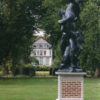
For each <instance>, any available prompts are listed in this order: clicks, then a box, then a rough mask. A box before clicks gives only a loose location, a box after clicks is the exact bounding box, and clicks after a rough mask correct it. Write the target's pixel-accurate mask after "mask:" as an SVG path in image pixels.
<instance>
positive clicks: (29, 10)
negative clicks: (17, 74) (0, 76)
mask: <svg viewBox="0 0 100 100" xmlns="http://www.w3.org/2000/svg"><path fill="white" fill-rule="evenodd" d="M0 6H1V8H0V47H2V48H0V63H2V64H3V65H5V64H6V62H7V60H8V58H9V57H10V58H11V59H12V71H14V69H15V66H16V65H17V64H18V63H19V61H20V59H22V58H23V57H24V56H25V55H26V54H27V55H29V53H30V50H31V48H30V45H31V44H32V40H33V39H32V38H33V32H34V30H35V29H36V27H37V25H36V23H37V20H38V19H39V16H40V15H39V14H40V7H41V0H1V1H0Z"/></svg>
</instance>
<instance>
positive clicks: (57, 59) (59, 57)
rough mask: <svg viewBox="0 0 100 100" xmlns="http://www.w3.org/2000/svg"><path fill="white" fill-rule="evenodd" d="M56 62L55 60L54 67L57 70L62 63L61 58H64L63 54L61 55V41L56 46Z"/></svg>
mask: <svg viewBox="0 0 100 100" xmlns="http://www.w3.org/2000/svg"><path fill="white" fill-rule="evenodd" d="M54 55H55V57H54V60H53V67H55V68H59V67H60V62H61V58H62V54H61V49H60V41H58V43H57V45H56V49H55V51H54Z"/></svg>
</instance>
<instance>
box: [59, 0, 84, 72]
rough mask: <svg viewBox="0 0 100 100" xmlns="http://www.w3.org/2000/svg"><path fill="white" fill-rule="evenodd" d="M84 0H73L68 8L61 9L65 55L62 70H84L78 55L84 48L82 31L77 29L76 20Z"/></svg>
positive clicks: (63, 50)
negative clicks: (80, 65) (81, 67)
mask: <svg viewBox="0 0 100 100" xmlns="http://www.w3.org/2000/svg"><path fill="white" fill-rule="evenodd" d="M83 1H84V0H71V2H70V3H69V4H68V5H67V8H66V10H63V9H61V10H60V11H59V15H60V16H61V17H62V19H61V20H58V23H59V24H60V26H61V31H62V40H61V52H62V55H63V58H62V61H61V65H60V69H59V70H58V71H61V72H63V71H64V72H82V69H80V68H79V61H78V56H79V54H80V52H81V50H82V46H81V43H82V42H83V38H82V35H81V32H79V31H76V28H75V22H76V21H77V20H78V19H79V14H80V6H79V4H80V3H81V2H83Z"/></svg>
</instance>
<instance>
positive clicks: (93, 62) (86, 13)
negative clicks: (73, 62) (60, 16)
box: [80, 0, 100, 77]
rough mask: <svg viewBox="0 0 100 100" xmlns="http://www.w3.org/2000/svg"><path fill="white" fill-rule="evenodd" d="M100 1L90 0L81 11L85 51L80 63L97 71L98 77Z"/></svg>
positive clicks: (99, 64)
mask: <svg viewBox="0 0 100 100" xmlns="http://www.w3.org/2000/svg"><path fill="white" fill-rule="evenodd" d="M99 4H100V1H99V0H95V1H91V0H88V1H87V2H86V3H85V6H84V8H83V11H82V13H81V21H82V22H81V23H82V25H81V29H82V32H83V35H84V41H85V43H84V44H83V48H84V49H83V51H82V53H81V55H80V64H81V66H82V67H83V68H85V70H91V71H93V72H94V71H95V77H98V75H99V70H100V5H99Z"/></svg>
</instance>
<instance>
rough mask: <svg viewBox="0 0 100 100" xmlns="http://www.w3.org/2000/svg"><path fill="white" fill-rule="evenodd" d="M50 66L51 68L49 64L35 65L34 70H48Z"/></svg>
mask: <svg viewBox="0 0 100 100" xmlns="http://www.w3.org/2000/svg"><path fill="white" fill-rule="evenodd" d="M50 68H51V67H50V66H45V65H41V66H37V67H35V70H36V71H49V70H50Z"/></svg>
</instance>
